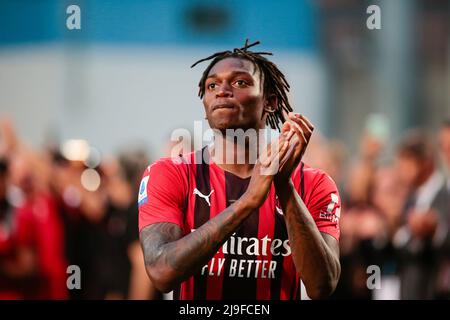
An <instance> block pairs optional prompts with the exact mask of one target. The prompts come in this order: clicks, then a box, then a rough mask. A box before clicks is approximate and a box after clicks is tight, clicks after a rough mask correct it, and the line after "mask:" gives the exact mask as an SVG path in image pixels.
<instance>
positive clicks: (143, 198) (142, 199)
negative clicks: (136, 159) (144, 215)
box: [138, 176, 149, 207]
mask: <svg viewBox="0 0 450 320" xmlns="http://www.w3.org/2000/svg"><path fill="white" fill-rule="evenodd" d="M148 178H149V176H146V177H144V178H142V180H141V185H140V186H139V196H138V205H139V207H140V206H141V205H143V204H145V203H147V201H148V195H147V184H148Z"/></svg>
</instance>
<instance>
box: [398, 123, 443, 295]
mask: <svg viewBox="0 0 450 320" xmlns="http://www.w3.org/2000/svg"><path fill="white" fill-rule="evenodd" d="M435 162H436V161H435V154H434V152H433V146H432V144H431V142H430V141H429V140H428V138H427V136H426V135H425V134H423V133H421V132H419V131H416V132H411V133H409V134H408V135H406V137H405V138H404V140H403V141H402V142H401V143H400V145H399V147H398V149H397V158H396V165H397V170H398V172H399V174H400V177H401V182H402V183H403V184H404V186H405V187H406V188H407V189H408V199H407V201H406V204H405V207H404V209H403V213H402V227H401V228H400V229H399V230H398V231H397V233H396V234H395V237H394V245H395V246H396V247H397V249H398V250H399V251H398V252H399V262H400V270H399V275H400V283H401V292H400V298H401V299H433V298H435V297H436V296H437V294H438V270H439V269H440V263H441V255H442V250H443V248H444V246H445V242H446V238H447V230H448V221H449V194H448V190H447V188H446V186H445V183H444V178H443V175H442V174H441V173H440V172H439V171H438V170H437V166H436V163H435Z"/></svg>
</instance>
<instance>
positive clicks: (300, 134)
mask: <svg viewBox="0 0 450 320" xmlns="http://www.w3.org/2000/svg"><path fill="white" fill-rule="evenodd" d="M292 129H293V130H294V131H295V134H296V135H297V136H298V137H299V139H300V140H301V141H303V142H304V143H305V144H306V143H308V140H307V139H306V136H305V134H304V132H303V129H302V128H301V127H300V125H299V124H297V122H292Z"/></svg>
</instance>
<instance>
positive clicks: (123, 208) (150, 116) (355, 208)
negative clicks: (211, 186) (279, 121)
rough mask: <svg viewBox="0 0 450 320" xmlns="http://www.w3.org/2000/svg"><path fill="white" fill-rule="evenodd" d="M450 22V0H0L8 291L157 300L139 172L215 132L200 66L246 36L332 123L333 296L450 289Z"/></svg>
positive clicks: (316, 142) (0, 173) (325, 149)
mask: <svg viewBox="0 0 450 320" xmlns="http://www.w3.org/2000/svg"><path fill="white" fill-rule="evenodd" d="M374 4H375V5H378V6H379V8H380V10H381V11H380V13H381V16H380V18H381V20H380V21H381V29H375V30H369V28H368V27H367V25H366V23H367V20H368V18H369V17H370V16H371V14H370V13H367V11H366V10H367V8H368V7H369V6H370V5H374ZM70 5H77V6H78V7H79V8H80V16H81V29H73V30H70V29H68V28H67V26H66V22H67V19H68V18H69V17H70V16H71V14H72V12H70V13H67V12H66V10H67V8H68V7H69V6H70ZM449 28H450V0H396V1H392V0H378V1H376V0H370V1H369V0H316V1H314V0H281V1H276V2H275V1H250V0H239V1H238V0H229V1H214V0H209V1H203V0H195V1H188V0H173V1H162V0H159V1H158V0H130V1H127V2H124V1H119V0H95V1H94V0H73V1H65V0H40V1H33V0H0V299H1V298H3V299H7V298H9V299H11V298H12V299H41V298H44V299H45V298H50V299H146V298H151V297H159V294H158V293H157V292H155V291H154V290H153V289H152V286H151V284H150V283H149V281H148V280H147V276H146V274H145V270H144V268H143V267H144V265H143V260H142V253H141V251H140V247H139V243H138V233H137V232H138V231H137V204H136V198H137V193H138V192H137V189H138V185H139V181H140V178H141V174H142V172H143V170H144V169H145V168H146V166H147V165H148V164H149V163H150V162H151V161H153V160H155V159H157V158H159V157H161V156H163V155H167V153H168V152H169V146H170V135H171V132H172V131H173V130H174V129H176V128H186V129H188V130H190V131H193V128H194V121H203V124H204V126H203V127H204V129H206V128H207V124H206V122H205V121H204V119H203V118H204V115H203V113H204V112H203V106H202V103H201V101H200V100H199V99H198V97H197V91H198V88H197V84H198V81H199V79H200V76H201V73H202V72H203V68H205V67H206V65H204V66H203V68H202V65H200V66H197V67H196V68H194V69H191V68H190V67H189V66H190V65H191V64H192V63H193V62H195V61H197V60H198V59H201V58H204V57H206V56H209V55H210V54H212V53H214V52H217V51H223V50H228V49H232V48H235V47H241V46H243V44H244V42H245V39H246V38H249V39H250V41H256V40H260V41H261V43H262V44H261V45H260V46H259V49H261V50H262V51H270V52H273V53H274V56H273V57H272V58H271V60H272V61H274V62H275V63H276V64H277V65H278V66H279V68H280V69H281V70H282V71H283V72H284V73H285V75H286V77H287V80H288V81H289V83H290V84H291V95H290V98H291V101H292V102H291V104H292V105H293V106H294V110H295V111H297V112H301V113H303V114H305V115H306V116H307V117H308V118H309V119H311V121H312V122H313V123H314V124H315V126H316V128H317V129H318V130H317V132H316V131H315V135H314V136H313V140H312V141H311V144H310V146H309V147H308V150H307V153H306V154H305V162H307V163H308V164H309V165H311V166H315V167H319V168H322V169H324V170H326V171H327V172H328V173H329V174H330V175H331V176H332V177H333V178H334V179H335V181H336V182H337V184H338V186H339V190H340V193H341V197H342V203H343V209H342V218H341V233H342V237H341V240H340V244H341V263H342V275H341V280H340V282H339V285H338V288H337V290H336V292H335V293H334V295H333V296H332V299H437V298H444V299H448V298H450V235H449V233H448V229H449V228H450V196H449V193H450V178H449V177H450V170H449V168H450V90H449V88H450V65H449V58H450V29H449ZM259 49H258V50H259ZM67 265H78V266H80V268H81V271H82V282H81V290H67V286H66V279H67V276H68V275H67V274H66V267H67ZM373 265H375V266H378V267H379V268H380V272H381V277H380V279H379V280H380V283H381V284H380V285H379V286H376V288H370V285H369V286H368V283H367V279H368V277H369V276H370V274H368V272H367V268H368V267H369V266H373Z"/></svg>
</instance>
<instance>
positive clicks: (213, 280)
mask: <svg viewBox="0 0 450 320" xmlns="http://www.w3.org/2000/svg"><path fill="white" fill-rule="evenodd" d="M209 169H210V172H209V173H210V174H209V176H210V185H211V190H213V189H214V193H213V194H212V195H211V198H210V199H211V200H210V201H211V210H210V219H212V218H214V217H215V216H216V215H217V214H219V213H220V212H222V211H223V210H225V208H226V199H225V195H226V192H225V173H224V171H222V170H217V169H218V167H217V166H210V167H209ZM223 259H224V254H223V251H222V248H220V250H219V252H218V253H217V254H216V255H215V256H214V265H213V268H212V273H213V274H214V275H212V276H208V278H207V285H206V299H207V300H221V299H222V283H223V272H224V269H225V268H224V267H225V263H224V261H225V260H223ZM220 261H222V264H221V270H220V275H219V262H220ZM210 267H211V262H209V263H208V270H210ZM208 272H209V271H208Z"/></svg>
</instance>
